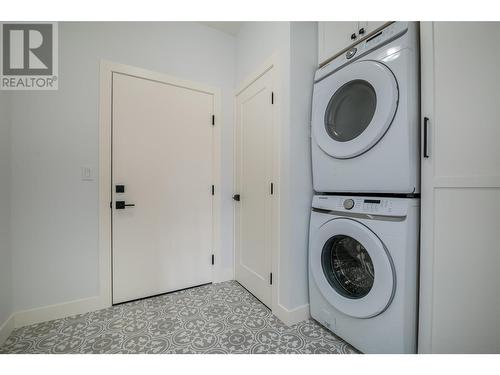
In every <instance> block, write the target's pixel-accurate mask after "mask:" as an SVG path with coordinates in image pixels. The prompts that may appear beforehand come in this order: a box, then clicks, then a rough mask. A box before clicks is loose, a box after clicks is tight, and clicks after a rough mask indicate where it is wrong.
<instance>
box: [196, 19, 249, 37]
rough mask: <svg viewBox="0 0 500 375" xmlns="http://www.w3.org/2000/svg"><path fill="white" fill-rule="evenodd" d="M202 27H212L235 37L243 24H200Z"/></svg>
mask: <svg viewBox="0 0 500 375" xmlns="http://www.w3.org/2000/svg"><path fill="white" fill-rule="evenodd" d="M200 23H202V24H203V25H206V26H209V27H212V28H214V29H217V30H219V31H222V32H224V33H226V34H229V35H232V36H236V34H238V31H239V30H240V28H241V25H242V24H243V22H200Z"/></svg>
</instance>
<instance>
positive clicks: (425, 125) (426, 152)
mask: <svg viewBox="0 0 500 375" xmlns="http://www.w3.org/2000/svg"><path fill="white" fill-rule="evenodd" d="M428 127H429V118H428V117H424V142H423V143H424V150H423V154H424V158H428V157H429V149H428V147H429V146H428V145H427V140H428V137H429V135H428V132H429V129H428Z"/></svg>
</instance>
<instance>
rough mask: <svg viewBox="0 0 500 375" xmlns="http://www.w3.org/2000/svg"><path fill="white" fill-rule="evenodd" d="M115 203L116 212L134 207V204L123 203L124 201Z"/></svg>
mask: <svg viewBox="0 0 500 375" xmlns="http://www.w3.org/2000/svg"><path fill="white" fill-rule="evenodd" d="M115 203H116V204H115V208H116V209H117V210H124V209H125V207H134V206H135V204H133V203H125V201H116V202H115Z"/></svg>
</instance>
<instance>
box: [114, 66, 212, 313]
mask: <svg viewBox="0 0 500 375" xmlns="http://www.w3.org/2000/svg"><path fill="white" fill-rule="evenodd" d="M112 84H113V98H112V116H113V117H112V186H111V189H112V196H113V202H112V232H113V233H112V241H113V243H112V249H113V303H120V302H124V301H129V300H134V299H138V298H143V297H147V296H152V295H156V294H161V293H165V292H170V291H174V290H178V289H182V288H187V287H192V286H196V285H200V284H205V283H209V282H211V280H212V278H211V277H212V275H211V267H212V266H211V248H212V191H211V185H212V183H213V181H212V174H213V168H212V164H213V163H212V157H213V156H212V155H213V140H212V138H213V136H212V132H213V127H212V124H211V121H212V114H213V95H212V94H208V93H205V92H200V91H197V90H194V89H190V88H187V87H180V86H178V85H171V84H168V83H164V82H158V81H153V80H149V79H144V78H140V77H133V76H129V75H124V74H119V73H113V83H112ZM131 204H132V205H135V206H129V205H131Z"/></svg>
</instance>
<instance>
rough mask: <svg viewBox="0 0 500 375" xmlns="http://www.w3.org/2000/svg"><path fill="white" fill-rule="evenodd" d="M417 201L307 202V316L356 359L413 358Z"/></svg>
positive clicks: (355, 199) (359, 198)
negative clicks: (354, 352) (353, 351)
mask: <svg viewBox="0 0 500 375" xmlns="http://www.w3.org/2000/svg"><path fill="white" fill-rule="evenodd" d="M418 223H419V199H417V198H386V197H383V198H382V197H381V198H375V197H372V196H368V197H364V196H325V195H319V196H318V195H317V196H314V198H313V208H312V213H311V224H310V225H311V227H310V242H309V297H310V309H311V316H312V317H313V318H314V319H315V320H316V321H318V322H319V323H320V324H322V325H323V326H325V327H326V328H328V329H329V330H331V331H332V332H333V333H334V334H336V335H337V336H339V337H341V338H342V339H344V340H345V341H347V342H348V343H350V344H351V345H352V346H354V347H355V348H357V349H358V350H360V351H361V352H363V353H416V350H417V293H418V287H417V286H418V273H417V269H418V234H419V229H418V228H419V225H418Z"/></svg>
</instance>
